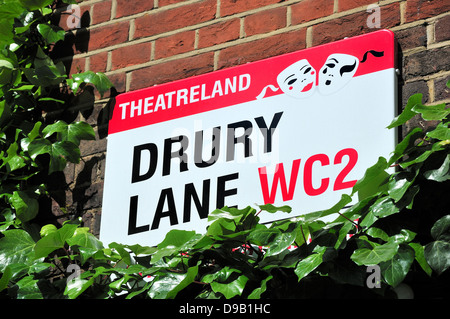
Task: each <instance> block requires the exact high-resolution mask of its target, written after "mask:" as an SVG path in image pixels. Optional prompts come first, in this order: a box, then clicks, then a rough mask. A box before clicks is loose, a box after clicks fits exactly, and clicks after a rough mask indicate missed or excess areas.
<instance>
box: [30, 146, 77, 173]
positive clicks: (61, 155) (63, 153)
mask: <svg viewBox="0 0 450 319" xmlns="http://www.w3.org/2000/svg"><path fill="white" fill-rule="evenodd" d="M28 153H29V154H30V157H31V158H32V159H33V160H34V159H36V157H37V156H38V155H42V154H49V155H50V165H49V174H51V173H53V172H57V171H62V170H64V168H65V167H66V163H67V161H70V162H72V163H78V162H79V161H80V149H79V148H78V146H77V145H75V144H74V143H72V142H69V141H60V142H55V143H53V144H52V143H51V142H50V141H49V140H47V139H45V138H37V139H35V140H34V141H32V142H31V143H30V144H29V145H28Z"/></svg>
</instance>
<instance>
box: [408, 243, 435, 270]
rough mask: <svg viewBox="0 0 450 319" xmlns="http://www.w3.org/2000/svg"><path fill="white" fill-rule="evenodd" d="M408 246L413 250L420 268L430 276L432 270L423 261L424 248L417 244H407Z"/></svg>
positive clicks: (424, 260)
mask: <svg viewBox="0 0 450 319" xmlns="http://www.w3.org/2000/svg"><path fill="white" fill-rule="evenodd" d="M409 246H410V247H412V248H413V249H414V252H415V259H416V261H417V262H418V263H419V265H420V267H422V269H423V271H425V273H426V274H427V275H428V276H431V274H432V272H433V270H432V269H431V267H430V265H428V263H427V261H426V259H425V253H424V250H425V247H424V246H422V245H421V244H418V243H409Z"/></svg>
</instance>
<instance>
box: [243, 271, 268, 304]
mask: <svg viewBox="0 0 450 319" xmlns="http://www.w3.org/2000/svg"><path fill="white" fill-rule="evenodd" d="M272 278H273V276H272V275H269V276H267V277H266V278H265V279H263V280H262V281H261V287H258V288H256V289H255V290H253V291H252V293H251V294H250V295H248V299H261V295H262V294H263V293H264V292H265V291H266V290H267V282H268V281H270V280H271V279H272Z"/></svg>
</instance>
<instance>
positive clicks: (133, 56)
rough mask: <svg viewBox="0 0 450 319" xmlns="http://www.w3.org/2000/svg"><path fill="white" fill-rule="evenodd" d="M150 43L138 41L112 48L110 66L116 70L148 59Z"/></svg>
mask: <svg viewBox="0 0 450 319" xmlns="http://www.w3.org/2000/svg"><path fill="white" fill-rule="evenodd" d="M151 50H152V49H151V43H150V42H145V43H139V44H134V45H128V46H126V47H122V48H118V49H116V50H113V51H112V53H111V68H112V70H117V69H121V68H125V67H127V66H131V65H137V64H141V63H145V62H149V61H150V56H151Z"/></svg>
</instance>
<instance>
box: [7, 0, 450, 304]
mask: <svg viewBox="0 0 450 319" xmlns="http://www.w3.org/2000/svg"><path fill="white" fill-rule="evenodd" d="M69 2H71V1H68V2H67V3H69ZM11 3H14V4H15V6H16V7H14V8H12V6H11V5H10V4H11ZM19 3H20V5H19ZM50 3H51V1H50ZM50 3H49V1H38V0H36V1H31V2H28V1H26V2H25V1H4V4H3V7H2V6H0V15H2V16H5V18H6V19H9V21H10V22H14V24H13V27H12V28H11V29H8V28H7V29H2V30H1V31H0V32H2V34H1V35H0V37H1V39H2V41H3V42H2V48H4V50H3V51H2V52H3V53H2V56H1V59H0V81H1V82H2V84H1V86H0V89H1V93H0V94H1V95H0V103H1V104H0V129H1V131H0V132H1V133H0V134H1V135H0V144H1V152H2V157H1V158H2V159H1V164H0V165H1V166H0V174H1V176H0V177H1V184H0V200H1V201H0V205H1V206H0V212H1V213H0V232H1V236H0V296H1V297H3V298H33V299H37V298H68V299H82V298H125V299H131V298H148V299H238V298H242V299H265V298H271V299H274V298H335V299H336V298H346V297H348V298H362V297H370V298H397V297H398V294H397V292H396V291H397V290H396V289H397V288H398V287H400V286H401V285H407V286H408V287H409V288H410V289H411V290H412V291H413V292H414V296H415V297H418V298H421V297H422V298H445V297H447V298H448V297H450V293H449V291H448V283H449V279H450V270H449V268H450V212H449V207H450V205H449V204H450V199H449V198H448V193H449V179H450V154H449V144H450V130H449V127H448V125H449V121H448V115H449V113H450V110H449V109H448V108H446V105H445V104H439V105H424V104H422V96H421V95H420V94H416V95H413V96H412V97H411V98H410V99H409V100H408V103H407V105H406V106H405V107H404V110H403V112H402V113H401V114H400V115H399V116H398V117H396V118H395V119H393V121H392V123H391V124H390V125H389V126H388V129H398V128H399V127H400V126H402V125H403V124H405V123H406V122H407V121H409V120H411V119H412V118H413V117H416V116H420V117H422V118H423V119H424V120H426V121H434V123H435V126H434V127H433V128H432V129H430V130H427V131H424V130H422V129H421V128H414V129H412V130H411V131H410V132H409V133H408V134H406V136H405V137H404V138H403V140H402V141H401V142H400V143H398V145H397V146H396V148H395V150H394V151H393V152H392V154H391V156H390V157H389V158H383V157H380V158H379V159H378V161H377V162H376V163H374V165H373V166H372V167H369V168H368V169H367V171H366V173H365V175H364V176H363V177H362V178H361V179H360V180H359V181H358V182H357V183H356V184H355V185H354V187H353V189H352V192H351V193H350V194H348V195H343V196H342V198H341V200H340V201H338V202H337V203H336V204H335V205H334V206H333V207H330V208H329V209H327V210H324V211H318V212H312V213H309V214H305V215H301V216H298V214H296V213H295V212H292V211H291V210H292V209H291V208H290V207H289V206H282V207H275V206H273V205H270V204H268V205H259V206H258V205H256V206H255V207H252V206H248V207H240V208H229V207H223V208H221V209H216V210H214V211H212V212H211V213H210V214H209V216H208V221H209V223H208V227H207V228H206V229H205V231H204V232H203V233H197V232H194V231H183V230H172V231H170V232H169V233H167V235H166V237H165V239H164V240H163V241H162V242H161V243H160V244H158V245H157V246H155V247H146V246H142V245H139V244H138V243H136V244H135V245H124V244H121V243H110V244H108V245H105V244H104V243H102V242H101V241H99V240H98V239H97V238H96V237H95V236H94V235H92V233H91V232H90V231H89V229H88V228H87V227H84V226H83V225H82V224H81V223H80V222H79V221H78V219H76V218H72V219H70V218H69V219H68V220H67V221H66V222H64V223H63V224H62V225H59V224H55V223H42V222H39V216H40V215H41V214H43V213H44V211H43V207H42V206H41V205H40V199H42V198H43V197H46V196H51V194H49V192H48V190H47V185H46V184H45V182H43V181H46V180H47V178H45V176H48V175H50V176H51V175H52V174H55V173H57V172H59V171H61V170H63V169H64V167H65V165H66V163H67V162H75V163H76V162H78V161H79V160H80V153H79V142H80V140H83V139H92V138H94V134H93V130H92V128H90V127H89V126H88V125H87V124H85V123H83V122H71V123H67V122H63V121H62V120H55V121H49V120H48V119H47V118H46V117H45V116H44V115H45V111H46V109H45V105H47V103H57V104H58V105H60V106H61V107H63V106H64V103H68V102H65V101H64V100H61V99H59V98H58V99H57V98H55V96H54V95H53V94H52V92H54V90H57V91H58V92H59V91H61V90H67V92H70V93H71V94H79V92H80V90H81V91H82V90H83V87H84V86H85V84H86V82H88V83H92V84H94V85H95V86H96V87H97V89H98V90H99V91H100V92H105V91H106V90H107V89H108V88H109V87H110V84H109V81H106V77H104V75H102V74H94V73H92V72H87V73H82V74H78V75H74V76H72V77H71V78H69V77H67V76H66V75H65V71H64V69H63V66H62V65H61V64H60V63H55V62H54V61H53V60H52V59H50V58H49V55H48V53H49V50H51V43H53V42H54V41H57V40H58V41H61V40H62V39H63V33H62V32H60V31H61V30H60V29H58V28H57V27H55V26H53V25H52V24H51V23H50V21H51V19H50V18H49V17H51V15H52V14H53V12H54V10H52V7H51V4H50ZM1 10H3V11H1ZM19 11H20V12H19ZM43 25H45V26H43ZM105 83H107V85H105ZM447 86H449V87H450V83H447ZM57 96H59V95H57ZM350 203H352V205H351V206H349V204H350ZM278 211H282V212H284V213H285V214H286V219H284V220H281V221H277V222H273V223H270V224H263V223H261V222H260V216H261V214H272V213H274V212H278ZM324 218H326V219H324ZM371 271H375V272H374V273H373V274H372V273H371ZM372 275H374V276H372ZM373 278H374V279H375V280H374V281H371V280H372V279H373Z"/></svg>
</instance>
